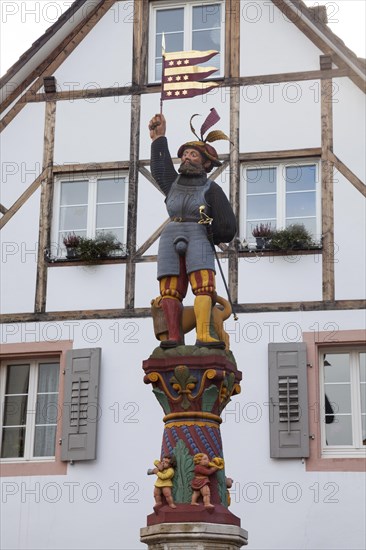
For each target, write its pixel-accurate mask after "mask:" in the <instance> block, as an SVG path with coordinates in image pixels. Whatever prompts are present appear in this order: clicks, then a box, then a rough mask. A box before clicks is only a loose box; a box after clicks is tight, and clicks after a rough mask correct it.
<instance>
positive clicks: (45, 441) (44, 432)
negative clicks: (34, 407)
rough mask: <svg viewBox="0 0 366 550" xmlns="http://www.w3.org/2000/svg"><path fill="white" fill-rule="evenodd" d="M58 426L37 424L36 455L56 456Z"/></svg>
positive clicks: (34, 452)
mask: <svg viewBox="0 0 366 550" xmlns="http://www.w3.org/2000/svg"><path fill="white" fill-rule="evenodd" d="M55 442H56V426H37V427H36V430H35V434H34V449H33V455H34V456H54V455H55Z"/></svg>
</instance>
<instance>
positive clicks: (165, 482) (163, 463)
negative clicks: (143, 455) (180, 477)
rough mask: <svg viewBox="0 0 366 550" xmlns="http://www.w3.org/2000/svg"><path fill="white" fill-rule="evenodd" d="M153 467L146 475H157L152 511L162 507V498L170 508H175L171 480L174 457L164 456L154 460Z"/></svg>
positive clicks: (174, 464) (174, 465) (174, 462)
mask: <svg viewBox="0 0 366 550" xmlns="http://www.w3.org/2000/svg"><path fill="white" fill-rule="evenodd" d="M154 465H155V468H152V469H151V470H148V471H147V473H148V475H153V474H156V475H157V480H156V482H155V486H154V499H155V506H154V509H156V508H160V507H161V506H163V499H162V497H163V496H164V497H165V499H166V501H167V503H168V506H170V508H176V505H175V504H174V501H173V495H172V487H173V481H172V479H173V477H174V468H175V467H176V460H175V456H164V457H163V458H162V459H161V460H155V461H154Z"/></svg>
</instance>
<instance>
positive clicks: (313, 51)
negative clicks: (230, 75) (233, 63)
mask: <svg viewBox="0 0 366 550" xmlns="http://www.w3.org/2000/svg"><path fill="white" fill-rule="evenodd" d="M322 53H323V52H322V51H321V50H320V49H319V48H317V47H316V46H315V45H314V44H313V43H312V42H311V40H309V39H308V38H307V37H306V36H305V34H304V33H303V32H301V31H300V30H299V29H298V28H297V27H296V25H295V24H294V23H291V21H289V19H288V18H287V17H286V15H284V14H283V13H282V12H281V11H280V10H279V9H278V8H276V6H274V4H272V2H263V1H262V0H254V1H252V0H240V74H241V76H254V75H261V74H277V73H289V72H298V71H313V70H318V69H319V68H320V67H319V55H322Z"/></svg>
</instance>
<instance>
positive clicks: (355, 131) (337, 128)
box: [332, 78, 366, 198]
mask: <svg viewBox="0 0 366 550" xmlns="http://www.w3.org/2000/svg"><path fill="white" fill-rule="evenodd" d="M332 98H333V132H334V154H335V155H336V156H337V157H338V158H339V159H340V160H341V161H342V162H343V163H344V164H345V165H346V166H348V168H349V169H350V170H352V172H354V173H355V174H356V176H358V177H359V178H360V179H361V180H362V181H363V182H365V180H366V161H365V150H366V101H365V94H364V93H363V92H361V90H360V89H359V88H357V86H356V85H355V84H353V82H352V81H351V80H349V79H348V78H335V79H334V81H333V96H332ZM360 198H361V197H360Z"/></svg>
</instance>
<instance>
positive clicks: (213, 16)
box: [193, 4, 221, 30]
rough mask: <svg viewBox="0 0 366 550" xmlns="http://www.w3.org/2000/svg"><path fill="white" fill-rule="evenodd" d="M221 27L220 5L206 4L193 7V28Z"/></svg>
mask: <svg viewBox="0 0 366 550" xmlns="http://www.w3.org/2000/svg"><path fill="white" fill-rule="evenodd" d="M215 27H219V28H220V27H221V5H220V4H207V5H204V6H196V7H194V8H193V30H196V29H212V28H215Z"/></svg>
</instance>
